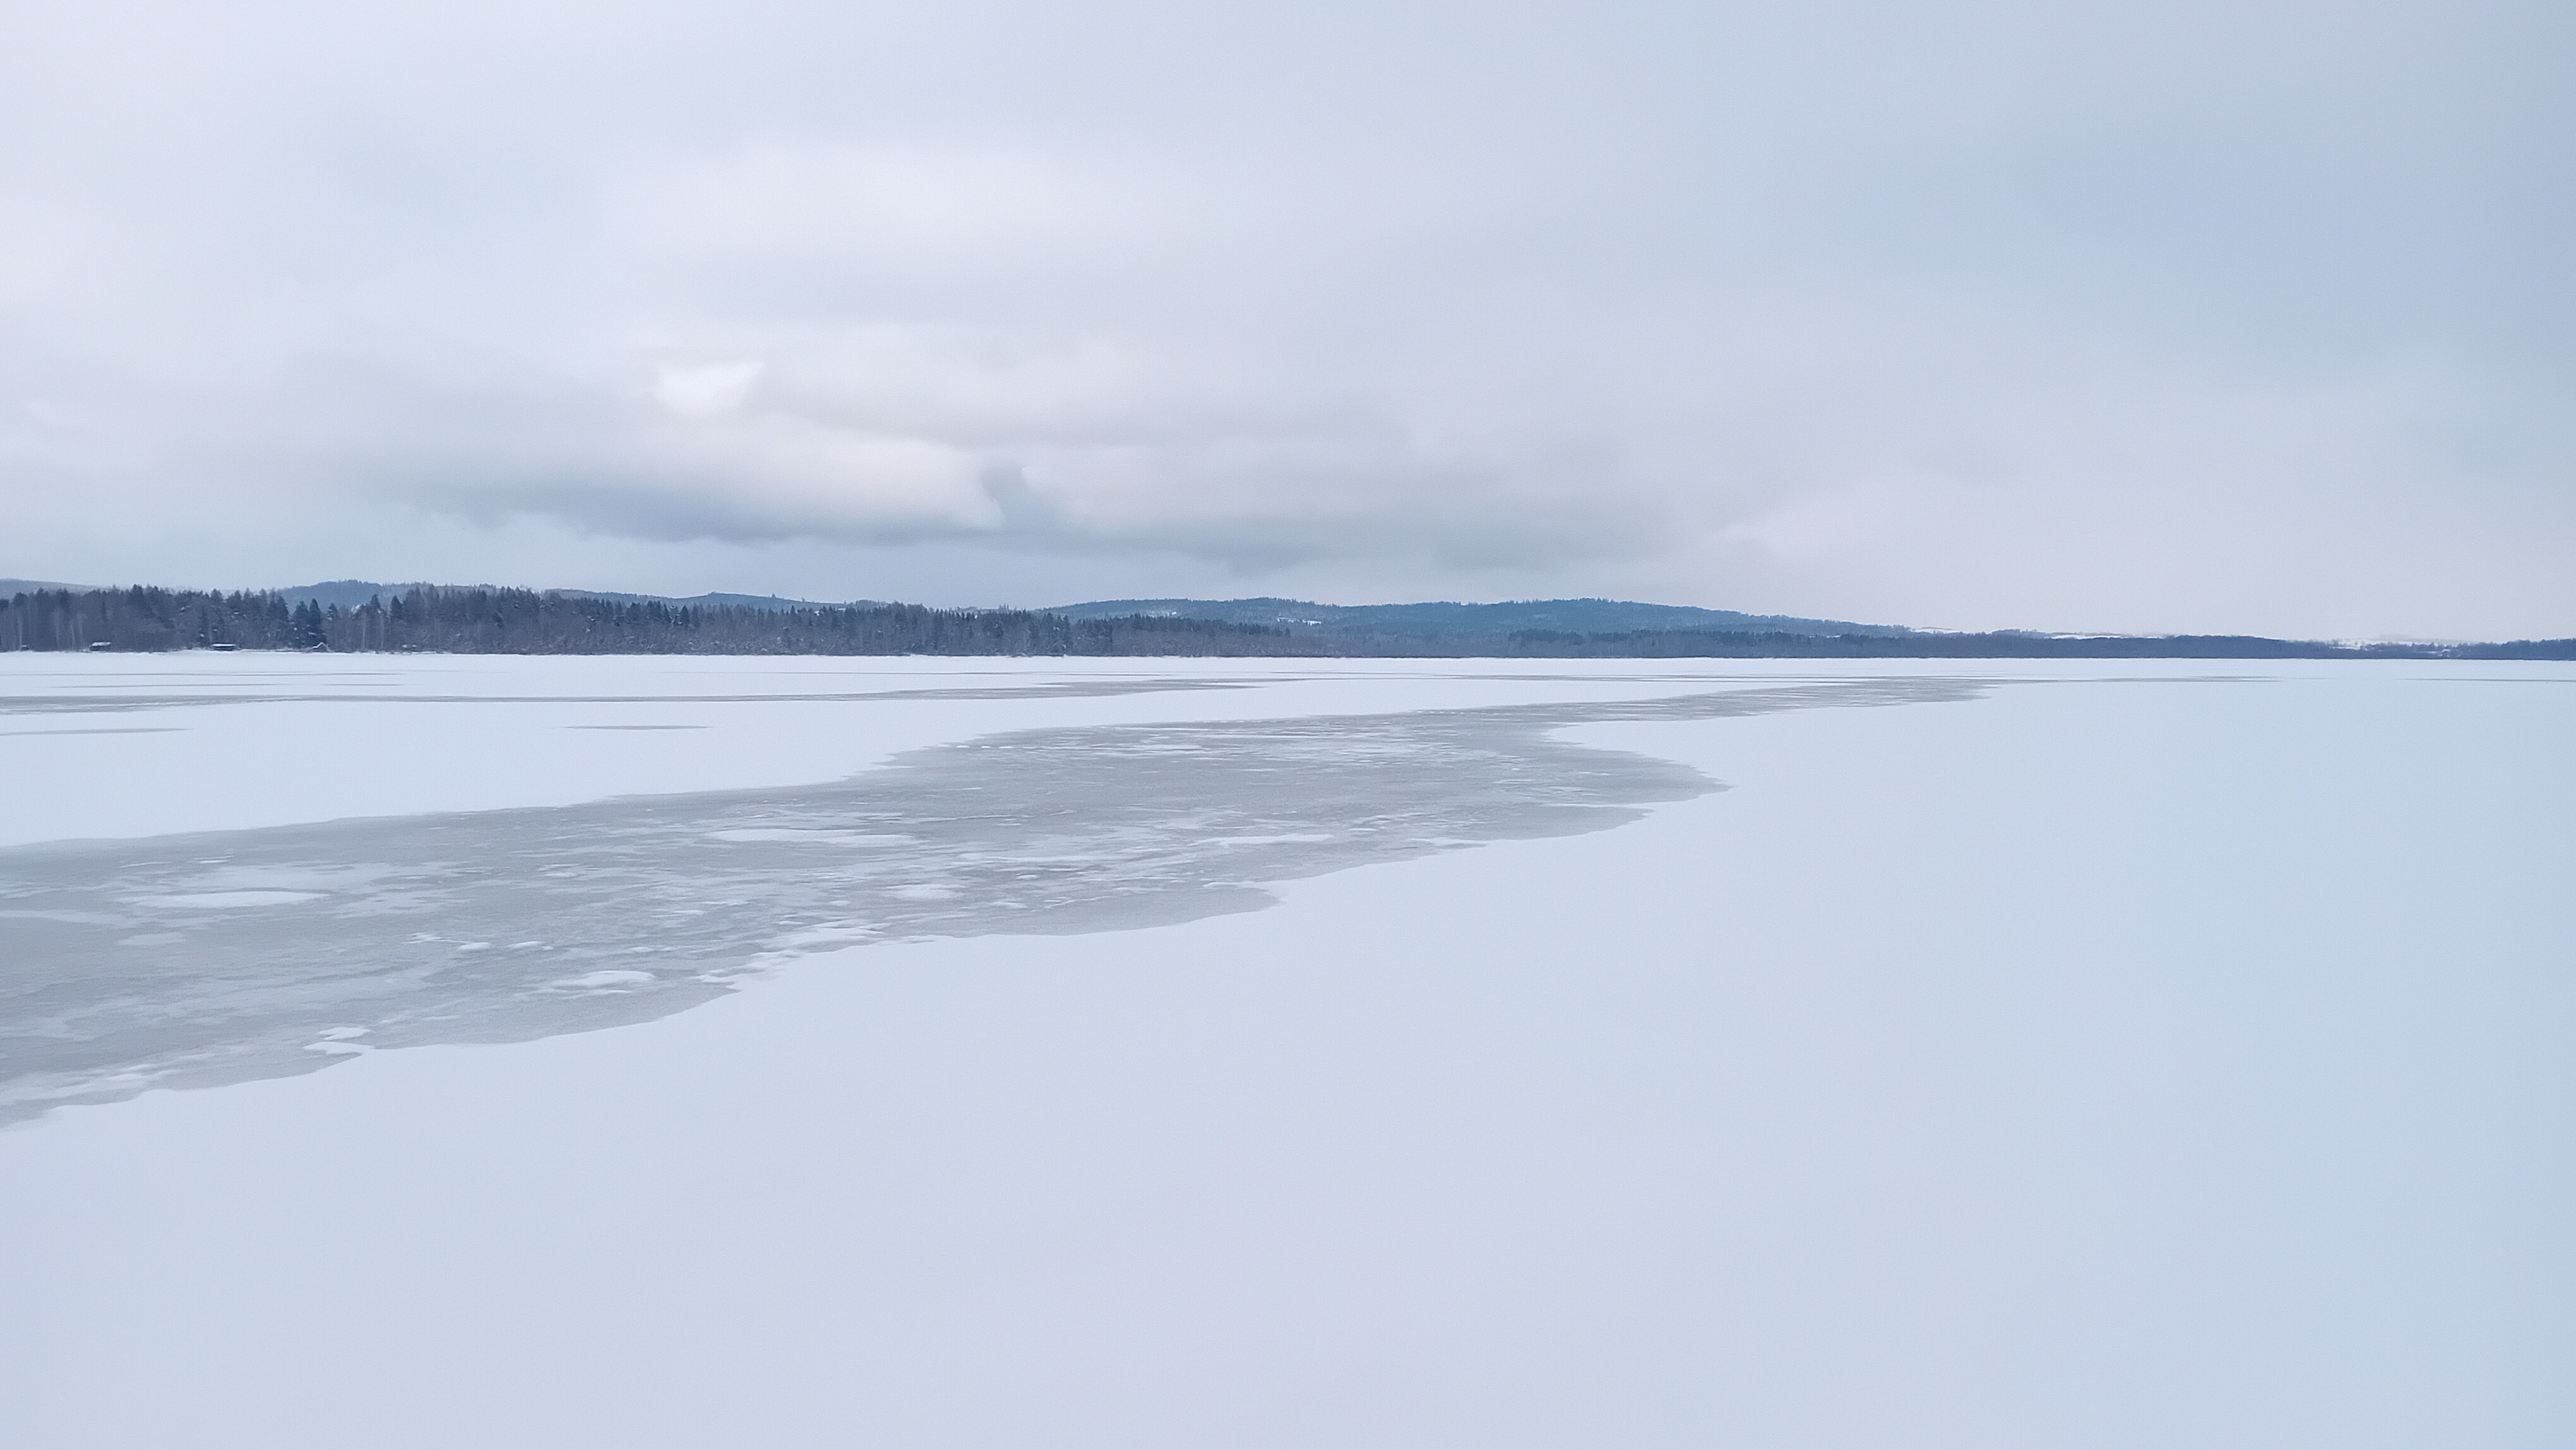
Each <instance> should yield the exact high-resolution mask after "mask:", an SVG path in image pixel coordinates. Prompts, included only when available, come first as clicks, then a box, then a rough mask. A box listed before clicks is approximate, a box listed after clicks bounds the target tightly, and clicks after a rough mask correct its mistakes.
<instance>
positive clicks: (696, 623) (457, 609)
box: [0, 585, 2576, 660]
mask: <svg viewBox="0 0 2576 1450" xmlns="http://www.w3.org/2000/svg"><path fill="white" fill-rule="evenodd" d="M0 649H7V650H92V649H108V650H145V651H149V650H176V649H284V650H321V651H335V652H342V653H359V652H372V651H425V652H435V653H447V654H727V655H735V654H778V655H900V654H913V655H1212V656H1227V657H1236V658H1241V657H1252V656H1301V657H1310V658H1311V657H1331V656H1340V657H1378V658H1385V657H1404V658H1420V659H1432V658H1448V659H1456V658H1494V657H1509V656H1521V657H1528V658H1546V659H1585V658H1593V659H1779V658H1790V659H2244V660H2278V659H2487V660H2503V659H2527V660H2567V659H2576V639H2549V640H2517V641H2514V642H2511V643H2506V644H2454V645H2414V644H2408V645H2358V646H2345V645H2337V644H2328V643H2319V642H2315V641H2305V640H2282V639H2266V638H2263V637H2260V636H2256V635H2163V636H2155V637H2134V638H2132V637H2108V638H2104V637H2066V636H2057V635H2039V634H2021V633H2016V632H2010V631H2005V632H1999V633H1993V634H1902V635H1889V634H1831V635H1827V634H1798V633H1793V632H1789V631H1781V630H1764V631H1730V630H1699V629H1639V630H1625V631H1619V632H1614V633H1578V632H1575V631H1570V630H1548V629H1524V630H1516V631H1513V632H1511V633H1509V634H1500V635H1493V636H1476V635H1458V634H1418V635H1408V634H1392V633H1378V632H1363V631H1356V630H1349V629H1336V628H1322V629H1315V628H1296V627H1283V626H1277V625H1265V624H1248V623H1233V622H1229V621H1225V620H1214V619H1191V618H1185V617H1175V616H1170V615H1150V614H1135V615H1127V616H1122V617H1118V618H1106V619H1076V618H1071V617H1068V616H1066V615H1062V614H1053V613H1047V612H1044V611H1033V610H1017V609H930V608H927V607H924V606H922V605H917V604H861V605H849V606H808V607H799V608H792V609H763V608H747V607H743V606H740V605H731V604H674V603H664V602H660V601H652V600H645V601H634V600H612V599H596V598H591V597H588V596H584V595H575V594H558V593H553V592H542V593H541V592H539V591H536V590H530V589H482V588H472V589H454V588H438V587H433V586H427V585H423V586H416V587H414V588H411V589H408V590H406V591H404V592H402V593H400V594H398V595H395V596H393V597H390V598H376V599H370V600H369V601H367V602H366V603H364V604H361V605H357V606H355V607H343V606H340V605H336V604H334V605H323V604H319V603H315V602H312V601H309V600H308V601H306V602H304V603H300V604H289V603H288V602H287V601H286V599H285V598H284V597H283V596H281V595H278V594H274V593H251V592H240V593H231V594H226V593H221V592H207V591H199V590H191V589H153V588H134V589H101V590H86V591H74V590H58V589H52V590H39V591H36V592H33V593H26V594H18V595H14V596H12V597H10V598H8V599H6V600H0Z"/></svg>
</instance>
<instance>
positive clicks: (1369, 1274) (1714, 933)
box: [0, 654, 2576, 1447]
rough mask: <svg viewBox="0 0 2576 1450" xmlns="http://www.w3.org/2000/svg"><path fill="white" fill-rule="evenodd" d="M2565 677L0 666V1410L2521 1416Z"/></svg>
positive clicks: (439, 1426)
mask: <svg viewBox="0 0 2576 1450" xmlns="http://www.w3.org/2000/svg"><path fill="white" fill-rule="evenodd" d="M2571 727H2576V674H2571V672H2570V671H2569V670H2568V669H2567V667H2565V666H2563V665H2534V666H2521V665H2505V666H2499V665H2494V664H2481V665H2468V664H2459V665H2451V664H2423V663H2406V664H2395V663H2391V664H2376V665H2354V664H2303V665H2289V666H2277V667H2276V666H2269V665H2267V666H2266V667H2264V668H2263V669H2262V670H2261V671H2260V672H2259V673H2248V672H2246V671H2244V670H2242V669H2241V668H2228V669H2224V670H2221V669H2214V668H2210V667H2206V666H2202V665H2198V664H2192V665H2181V664H2148V665H2143V666H2142V665H2139V664H2137V663H2134V662H2127V663H2118V664H2090V663H2087V664H2066V663H2057V664H2047V665H2029V664H2020V663H2016V662H1996V663H1988V662H1977V663H1976V664H1974V665H1970V666H1968V667H1965V668H1963V667H1961V666H1960V665H1959V664H1957V663H1955V662H1938V663H1913V662H1906V663H1889V664H1884V665H1869V666H1862V667H1859V668H1846V667H1842V666H1840V665H1837V666H1835V667H1834V668H1832V669H1830V670H1820V669H1819V668H1818V667H1817V664H1816V662H1813V661H1797V662H1779V663H1776V664H1773V663H1756V664H1751V665H1747V664H1745V663H1743V662H1734V661H1727V662H1706V663H1702V662H1669V661H1655V662H1651V663H1641V662H1615V661H1583V662H1565V661H1539V662H1479V661H1436V662H1418V661H1387V662H1371V661H1333V662H1329V663H1327V664H1326V665H1324V666H1323V667H1320V668H1319V667H1317V665H1316V663H1315V662H1309V661H1169V660H1143V661H1113V662H1094V661H1083V662H1065V661H1011V660H990V659H982V660H938V661H933V660H815V659H745V660H726V659H678V660H669V659H615V658H598V657H590V658H574V659H557V660H544V659H521V658H484V657H475V658H464V657H441V658H415V657H405V658H399V659H371V658H365V657H349V656H338V657H318V658H317V657H301V656H298V657H281V656H254V655H232V656H220V657H218V656H203V655H189V656H168V657H157V658H155V657H136V656H125V657H114V658H112V657H77V658H71V657H62V656H38V655H24V654H20V655H5V656H0V765H5V770H0V942H5V951H4V952H0V966H5V975H0V1120H14V1121H15V1126H13V1127H9V1128H6V1129H0V1243H5V1244H6V1247H5V1248H0V1295H5V1297H6V1300H7V1302H8V1303H10V1305H11V1306H12V1309H11V1312H10V1313H9V1314H8V1315H6V1316H0V1324H5V1327H0V1439H5V1440H7V1441H8V1442H9V1443H24V1444H42V1445H48V1446H55V1445H60V1446H87V1445H99V1446H106V1445H130V1444H136V1443H146V1442H150V1441H154V1440H166V1441H171V1442H174V1443H189V1444H220V1445H232V1444H240V1445H261V1446H294V1445H302V1444H308V1443H310V1444H317V1445H318V1444H324V1443H348V1442H349V1441H350V1440H351V1439H355V1440H357V1441H359V1442H361V1443H367V1444H371V1445H398V1446H411V1445H419V1446H446V1445H455V1444H462V1443H477V1444H502V1445H518V1444H527V1445H540V1444H542V1445H559V1444H589V1443H614V1444H620V1445H639V1446H650V1445H673V1446H677V1445H702V1444H708V1443H746V1444H761V1445H846V1444H851V1443H868V1444H900V1445H924V1446H928V1445H956V1446H1002V1445H1030V1446H1037V1445H1046V1446H1064V1445H1104V1446H1106V1445H1116V1446H1121V1447H1128V1446H1152V1445H1174V1446H1178V1445H1191V1446H1203V1445H1209V1444H1223V1445H1229V1446H1272V1445H1276V1446H1308V1445H1315V1444H1336V1445H1377V1444H1384V1445H1390V1446H1398V1445H1400V1446H1425V1445H1460V1446H1467V1445H1473V1446H1479V1447H1486V1446H1512V1445H1530V1446H1540V1445H1546V1446H1560V1445H1566V1444H1578V1443H1579V1444H1620V1445H1640V1446H1663V1445H1674V1446H1680V1445H1694V1446H1696V1445H1706V1444H1712V1443H1718V1444H1730V1445H1783V1446H1787V1445H1798V1446H1823V1445H1831V1446H1843V1445H1850V1446H1864V1445H1867V1446H1880V1445H1889V1444H1904V1445H1909V1446H1926V1445H1958V1446H1999V1445H2000V1446H2023V1445H2027V1446H2033V1447H2038V1446H2049V1447H2067V1446H2151V1445H2152V1446H2165V1445H2172V1444H2177V1443H2193V1444H2210V1445H2221V1446H2224V1445H2245V1446H2257V1445H2261V1446H2277V1445H2281V1444H2285V1443H2302V1444H2304V1443H2316V1444H2327V1443H2331V1444H2335V1445H2337V1446H2373V1445H2388V1446H2399V1445H2405V1446H2418V1445H2423V1444H2431V1443H2439V1444H2444V1445H2468V1446H2489V1445H2492V1446H2526V1445H2534V1444H2555V1443H2568V1441H2569V1437H2570V1435H2571V1433H2576V1404H2571V1398H2570V1396H2569V1393H2568V1392H2567V1391H2566V1390H2565V1389H2564V1388H2563V1387H2562V1386H2561V1385H2560V1384H2559V1381H2560V1380H2561V1379H2563V1378H2564V1375H2563V1366H2564V1364H2565V1363H2567V1362H2569V1360H2570V1358H2571V1357H2572V1356H2576V1308H2571V1305H2576V1251H2571V1248H2570V1236H2569V1235H2568V1234H2567V1233H2566V1232H2565V1230H2564V1228H2563V1224H2564V1223H2566V1222H2568V1221H2570V1219H2571V1217H2576V1171H2571V1170H2576V1164H2571V1158H2570V1150H2569V1149H2568V1147H2567V1144H2566V1133H2565V1129H2564V1122H2565V1118H2566V1115H2567V1111H2568V1109H2569V1107H2570V1105H2571V1102H2576V1095H2571V1091H2570V1089H2571V1087H2576V1081H2571V1079H2576V1070H2571V1067H2570V1055H2569V1053H2568V1050H2567V1046H2566V1044H2567V1043H2568V1042H2569V1041H2570V1040H2571V1038H2570V1029H2571V1028H2576V1010H2571V1008H2576V988H2571V985H2570V981H2569V977H2570V964H2571V962H2576V925H2571V917H2570V914H2569V913H2568V912H2567V911H2566V909H2565V908H2564V906H2563V904H2561V902H2560V900H2559V898H2560V897H2562V896H2563V895H2564V893H2565V886H2564V883H2565V881H2566V880H2567V879H2569V876H2570V872H2571V868H2576V838H2571V833H2570V831H2569V829H2568V825H2567V822H2568V821H2569V820H2570V819H2576V761H2571V756H2570V752H2569V751H2568V750H2567V748H2566V742H2567V741H2568V740H2569V739H2571V738H2576V729H2571ZM391 1048H400V1049H402V1050H399V1051H392V1050H385V1049H391ZM322 1068H327V1069H328V1070H327V1071H317V1070H316V1069H322ZM169 1087H179V1088H198V1089H202V1090H193V1091H175V1092H173V1091H152V1089H155V1088H169Z"/></svg>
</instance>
